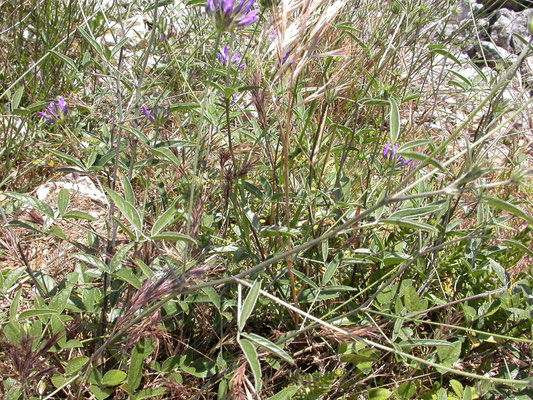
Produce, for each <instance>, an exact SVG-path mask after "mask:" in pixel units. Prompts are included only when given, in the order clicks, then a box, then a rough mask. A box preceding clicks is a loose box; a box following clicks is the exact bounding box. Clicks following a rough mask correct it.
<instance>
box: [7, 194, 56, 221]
mask: <svg viewBox="0 0 533 400" xmlns="http://www.w3.org/2000/svg"><path fill="white" fill-rule="evenodd" d="M4 194H5V195H6V196H8V197H11V198H12V199H15V200H18V201H20V202H21V203H23V204H25V205H27V206H28V207H31V208H34V209H36V210H38V211H40V212H42V213H43V214H45V215H48V216H49V217H52V218H53V217H54V210H52V207H50V206H49V205H48V204H46V203H45V202H43V201H41V200H39V199H36V198H35V197H31V196H26V195H23V194H20V193H14V192H5V193H4Z"/></svg>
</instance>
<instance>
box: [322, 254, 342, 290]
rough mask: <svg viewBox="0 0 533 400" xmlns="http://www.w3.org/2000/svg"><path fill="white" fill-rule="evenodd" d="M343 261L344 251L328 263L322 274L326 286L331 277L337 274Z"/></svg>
mask: <svg viewBox="0 0 533 400" xmlns="http://www.w3.org/2000/svg"><path fill="white" fill-rule="evenodd" d="M341 261H342V253H339V254H337V255H336V256H335V258H334V259H333V260H332V261H331V262H330V263H329V264H328V267H327V268H326V271H324V275H323V276H322V286H326V285H327V284H328V282H329V281H330V279H331V278H332V277H333V275H335V272H337V269H338V268H339V267H340V265H341Z"/></svg>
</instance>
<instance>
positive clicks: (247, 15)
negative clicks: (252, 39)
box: [205, 0, 259, 32]
mask: <svg viewBox="0 0 533 400" xmlns="http://www.w3.org/2000/svg"><path fill="white" fill-rule="evenodd" d="M253 6H254V0H241V1H240V3H239V4H238V5H235V1H234V0H207V3H206V6H205V9H206V12H207V15H208V16H209V18H211V21H212V23H213V25H214V26H215V28H216V29H217V31H218V32H226V31H231V30H233V29H235V28H236V27H239V26H247V25H251V24H253V23H254V22H256V21H257V20H258V19H259V16H258V14H259V9H254V10H252V7H253Z"/></svg>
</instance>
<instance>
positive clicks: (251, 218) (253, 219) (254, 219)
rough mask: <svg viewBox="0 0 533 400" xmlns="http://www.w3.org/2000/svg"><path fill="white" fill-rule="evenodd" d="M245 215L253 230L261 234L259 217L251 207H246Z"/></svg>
mask: <svg viewBox="0 0 533 400" xmlns="http://www.w3.org/2000/svg"><path fill="white" fill-rule="evenodd" d="M244 213H245V215H246V219H247V220H248V222H250V225H251V226H252V228H254V230H255V231H256V232H261V221H260V220H259V217H258V216H257V215H256V214H255V213H254V212H253V211H252V210H251V209H250V208H249V207H244Z"/></svg>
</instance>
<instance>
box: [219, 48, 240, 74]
mask: <svg viewBox="0 0 533 400" xmlns="http://www.w3.org/2000/svg"><path fill="white" fill-rule="evenodd" d="M217 58H218V60H219V61H220V62H221V63H222V65H223V66H224V67H226V66H227V65H228V63H230V64H234V65H235V66H236V67H237V69H241V68H244V67H246V63H245V62H244V59H243V57H241V55H240V53H239V52H238V51H236V52H235V54H234V55H233V57H231V58H230V54H229V49H228V46H227V45H226V46H224V49H223V50H222V52H221V53H217Z"/></svg>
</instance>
